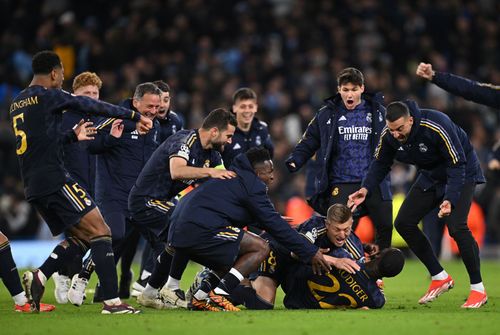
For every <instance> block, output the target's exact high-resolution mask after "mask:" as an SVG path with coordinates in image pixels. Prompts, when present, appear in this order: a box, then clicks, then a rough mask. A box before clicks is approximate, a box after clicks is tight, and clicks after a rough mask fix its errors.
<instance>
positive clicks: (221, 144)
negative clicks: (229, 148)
mask: <svg viewBox="0 0 500 335" xmlns="http://www.w3.org/2000/svg"><path fill="white" fill-rule="evenodd" d="M225 144H226V143H224V142H214V143H212V149H214V150H216V151H218V152H220V153H222V152H223V151H224V145H225Z"/></svg>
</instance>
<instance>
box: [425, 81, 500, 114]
mask: <svg viewBox="0 0 500 335" xmlns="http://www.w3.org/2000/svg"><path fill="white" fill-rule="evenodd" d="M432 82H433V83H434V84H436V85H437V86H439V87H441V88H442V89H444V90H446V91H448V92H450V93H452V94H454V95H458V96H461V97H464V98H465V99H467V100H470V101H474V102H477V103H480V104H484V105H487V106H490V107H493V108H500V86H495V85H491V84H485V83H479V82H477V81H473V80H470V79H466V78H463V77H459V76H456V75H454V74H451V73H444V72H436V74H435V75H434V77H433V78H432Z"/></svg>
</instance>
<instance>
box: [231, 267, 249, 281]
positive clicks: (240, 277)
mask: <svg viewBox="0 0 500 335" xmlns="http://www.w3.org/2000/svg"><path fill="white" fill-rule="evenodd" d="M229 273H230V274H232V275H233V276H235V277H236V278H238V279H239V280H240V281H242V280H243V279H245V276H243V275H242V274H241V273H240V272H239V271H238V270H236V269H235V268H231V270H229Z"/></svg>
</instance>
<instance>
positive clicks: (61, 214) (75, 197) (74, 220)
mask: <svg viewBox="0 0 500 335" xmlns="http://www.w3.org/2000/svg"><path fill="white" fill-rule="evenodd" d="M29 203H30V204H31V205H33V207H34V208H35V209H36V210H37V211H38V213H40V215H41V216H42V218H43V219H44V220H45V222H47V225H48V226H49V228H50V231H51V232H52V235H54V236H56V235H59V234H61V233H62V232H64V231H66V230H67V229H69V228H71V227H73V226H75V225H77V224H78V223H79V222H80V220H81V219H82V217H84V216H85V214H87V213H88V212H90V211H91V210H92V209H94V208H95V207H96V205H95V202H94V200H93V199H92V197H90V195H89V194H88V193H87V191H85V190H84V189H83V188H82V187H80V185H78V183H77V182H75V181H68V182H67V183H66V184H64V185H63V187H62V188H61V189H60V190H59V191H57V192H55V193H52V194H49V195H47V196H44V197H41V198H36V199H32V200H30V201H29Z"/></svg>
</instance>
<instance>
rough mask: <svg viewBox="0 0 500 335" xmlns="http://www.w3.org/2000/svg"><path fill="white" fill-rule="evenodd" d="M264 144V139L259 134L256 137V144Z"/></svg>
mask: <svg viewBox="0 0 500 335" xmlns="http://www.w3.org/2000/svg"><path fill="white" fill-rule="evenodd" d="M261 144H262V140H261V138H260V136H259V135H257V136H256V137H255V145H257V146H259V145H261Z"/></svg>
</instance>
